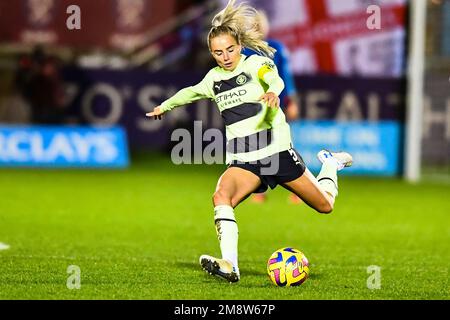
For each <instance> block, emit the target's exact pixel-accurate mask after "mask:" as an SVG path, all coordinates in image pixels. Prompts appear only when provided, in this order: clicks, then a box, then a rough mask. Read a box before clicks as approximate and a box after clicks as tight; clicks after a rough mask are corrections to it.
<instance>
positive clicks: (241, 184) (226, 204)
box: [200, 167, 261, 282]
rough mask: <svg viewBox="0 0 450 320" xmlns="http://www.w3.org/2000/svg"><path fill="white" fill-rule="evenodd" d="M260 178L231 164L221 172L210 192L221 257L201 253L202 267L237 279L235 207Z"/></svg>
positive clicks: (214, 273) (231, 278)
mask: <svg viewBox="0 0 450 320" xmlns="http://www.w3.org/2000/svg"><path fill="white" fill-rule="evenodd" d="M260 184H261V180H260V179H259V177H258V176H257V175H255V174H254V173H252V172H250V171H248V170H245V169H242V168H238V167H230V168H228V169H227V170H225V172H224V173H223V174H222V176H221V177H220V178H219V181H218V183H217V187H216V191H215V192H214V195H213V203H214V222H215V226H216V232H217V237H218V239H219V243H220V251H221V253H222V258H221V259H220V258H215V257H212V256H209V255H202V256H201V257H200V265H201V266H202V268H203V269H204V270H205V271H207V272H209V273H210V274H212V275H217V276H220V277H222V278H224V279H225V280H227V281H229V282H236V281H239V267H238V227H237V222H236V218H235V215H234V208H235V207H236V206H237V205H238V204H239V203H240V202H242V201H243V200H244V199H246V198H247V197H248V195H250V194H251V193H252V192H253V191H255V190H256V189H257V188H258V187H259V186H260Z"/></svg>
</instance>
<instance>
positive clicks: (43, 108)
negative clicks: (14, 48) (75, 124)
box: [17, 46, 65, 124]
mask: <svg viewBox="0 0 450 320" xmlns="http://www.w3.org/2000/svg"><path fill="white" fill-rule="evenodd" d="M23 63H24V65H23V66H22V68H21V69H19V70H18V76H17V79H18V80H17V81H18V83H19V86H20V88H21V92H22V95H23V96H24V98H25V99H26V100H27V101H28V103H29V104H30V106H31V120H32V122H33V123H35V124H61V123H63V122H64V117H65V115H64V111H65V110H64V85H63V80H62V78H61V75H60V67H59V62H58V60H57V59H56V58H55V57H52V56H50V55H47V54H46V53H45V52H44V50H43V48H42V47H40V46H37V47H36V48H35V49H34V51H33V52H32V54H31V56H30V57H29V59H28V60H23Z"/></svg>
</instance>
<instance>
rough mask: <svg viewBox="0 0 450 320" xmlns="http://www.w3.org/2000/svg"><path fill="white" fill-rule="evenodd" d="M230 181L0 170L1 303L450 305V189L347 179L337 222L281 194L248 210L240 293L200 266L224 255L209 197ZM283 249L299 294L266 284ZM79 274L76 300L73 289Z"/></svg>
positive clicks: (160, 163)
mask: <svg viewBox="0 0 450 320" xmlns="http://www.w3.org/2000/svg"><path fill="white" fill-rule="evenodd" d="M223 169H224V166H222V165H214V166H206V165H205V166H200V165H181V166H175V165H173V164H172V163H171V162H170V159H169V158H168V157H162V156H157V157H155V156H154V157H149V156H139V157H137V158H135V159H133V162H132V166H131V168H129V169H126V170H120V171H113V170H99V171H94V170H51V169H46V170H39V169H1V170H0V194H1V200H0V242H2V243H6V244H9V245H10V248H9V249H7V250H1V251H0V270H1V272H0V299H182V300H191V299H212V300H216V299H217V300H218V299H232V300H234V299H245V300H246V299H269V300H270V299H276V300H279V299H280V300H281V299H298V300H305V299H408V300H409V299H414V300H415V299H426V300H428V299H445V300H448V299H449V297H450V292H449V290H450V289H449V280H448V279H449V264H450V185H449V184H448V183H447V184H445V183H431V182H427V183H421V184H417V185H411V184H408V183H406V182H404V181H402V180H399V179H387V178H358V177H347V176H343V177H341V178H340V180H339V183H340V195H339V197H338V198H337V202H336V206H335V210H334V212H333V213H332V214H331V215H321V214H318V213H316V212H314V211H313V210H312V209H310V208H308V207H307V206H305V205H292V204H289V203H288V201H287V195H288V193H287V191H285V190H284V189H282V188H281V187H278V188H276V189H275V190H273V191H271V192H270V193H269V198H268V201H267V203H265V204H264V205H258V204H253V203H250V202H248V201H247V202H244V203H242V204H241V205H240V206H239V207H237V209H236V210H235V212H236V217H237V220H238V223H239V233H240V238H239V260H240V269H241V281H240V282H238V283H236V284H229V283H226V282H224V281H222V280H221V279H218V278H215V277H211V276H209V275H207V274H206V273H204V272H203V271H202V270H201V268H200V266H199V264H198V257H199V256H200V255H201V254H204V253H206V254H211V255H219V245H218V241H217V238H216V234H215V230H214V223H213V211H212V201H211V197H212V193H213V191H214V188H215V184H216V181H217V178H218V177H219V175H220V174H221V172H222V171H223ZM285 246H292V247H294V248H297V249H299V250H301V251H303V252H304V253H305V255H306V256H307V257H308V259H309V261H310V267H311V275H310V278H309V279H308V280H307V281H306V282H305V283H304V284H303V285H301V286H299V287H288V288H278V287H275V286H274V285H273V284H271V282H270V281H269V279H268V276H267V274H266V263H267V259H268V258H269V256H270V255H271V253H272V252H273V251H275V250H276V249H278V248H281V247H285ZM70 265H76V266H78V267H79V268H80V284H81V287H80V288H79V289H68V287H67V282H68V278H69V277H70V276H71V273H68V272H67V269H68V267H69V266H70ZM371 265H375V266H379V267H380V268H381V269H380V270H381V282H380V284H381V287H380V288H379V289H369V288H368V286H367V281H368V278H369V277H370V276H371V273H368V269H367V268H368V267H369V266H371Z"/></svg>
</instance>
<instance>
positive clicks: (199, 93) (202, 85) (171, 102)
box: [145, 75, 212, 119]
mask: <svg viewBox="0 0 450 320" xmlns="http://www.w3.org/2000/svg"><path fill="white" fill-rule="evenodd" d="M209 82H210V81H209V80H208V75H206V76H205V78H203V80H202V81H200V82H199V83H198V84H196V85H195V86H190V87H187V88H183V89H181V90H180V91H178V92H177V93H175V94H174V95H173V96H172V97H171V98H169V99H167V100H166V101H164V102H163V103H161V105H159V106H157V107H155V109H153V111H152V112H148V113H146V114H145V115H146V116H147V117H155V119H156V118H158V119H161V115H162V114H163V113H165V112H167V111H170V110H172V109H173V108H176V107H179V106H182V105H185V104H189V103H191V102H194V101H196V100H200V99H204V98H212V92H211V90H210V89H209V88H210V87H211V86H208V83H209Z"/></svg>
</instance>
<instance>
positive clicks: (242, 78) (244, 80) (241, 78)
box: [236, 74, 247, 86]
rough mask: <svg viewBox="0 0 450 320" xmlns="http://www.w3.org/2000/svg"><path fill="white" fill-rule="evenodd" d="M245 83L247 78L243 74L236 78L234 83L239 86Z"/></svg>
mask: <svg viewBox="0 0 450 320" xmlns="http://www.w3.org/2000/svg"><path fill="white" fill-rule="evenodd" d="M246 82H247V76H246V75H245V74H241V75H240V76H239V77H237V78H236V83H237V84H238V85H240V86H242V85H243V84H244V83H246Z"/></svg>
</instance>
